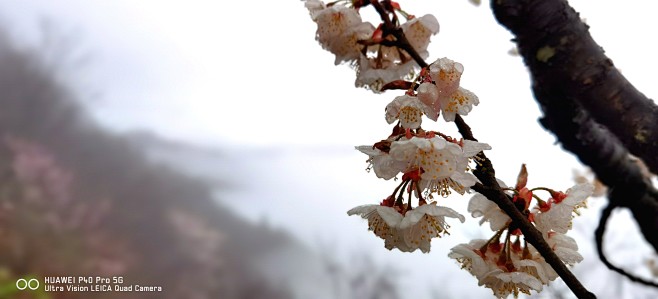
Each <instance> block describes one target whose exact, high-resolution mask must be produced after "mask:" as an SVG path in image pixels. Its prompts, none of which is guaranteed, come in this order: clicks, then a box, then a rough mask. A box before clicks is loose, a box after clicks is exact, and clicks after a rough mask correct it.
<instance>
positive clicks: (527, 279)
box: [480, 269, 543, 298]
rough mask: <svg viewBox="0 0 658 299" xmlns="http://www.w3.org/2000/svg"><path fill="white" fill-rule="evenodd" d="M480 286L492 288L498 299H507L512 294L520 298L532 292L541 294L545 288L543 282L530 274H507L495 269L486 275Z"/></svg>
mask: <svg viewBox="0 0 658 299" xmlns="http://www.w3.org/2000/svg"><path fill="white" fill-rule="evenodd" d="M480 284H481V285H485V286H486V287H488V288H490V289H491V290H492V291H493V293H494V296H496V297H498V298H507V296H509V295H510V294H514V297H518V295H519V293H525V294H528V295H529V294H530V290H535V291H537V292H540V291H541V290H542V288H543V287H542V286H543V284H542V282H541V281H539V279H537V278H536V277H534V276H532V275H530V274H528V273H525V272H516V271H515V272H505V271H503V270H501V269H493V270H492V271H491V272H489V273H487V274H485V275H484V278H483V279H482V280H481V282H480Z"/></svg>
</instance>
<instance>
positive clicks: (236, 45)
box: [0, 0, 658, 292]
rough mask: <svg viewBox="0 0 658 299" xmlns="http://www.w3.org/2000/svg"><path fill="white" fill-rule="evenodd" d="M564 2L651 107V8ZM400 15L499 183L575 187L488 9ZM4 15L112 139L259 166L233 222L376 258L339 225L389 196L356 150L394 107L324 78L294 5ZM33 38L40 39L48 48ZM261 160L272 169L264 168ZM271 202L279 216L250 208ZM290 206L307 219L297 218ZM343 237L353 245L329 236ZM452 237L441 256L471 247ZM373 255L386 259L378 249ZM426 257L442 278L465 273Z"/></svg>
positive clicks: (324, 55)
mask: <svg viewBox="0 0 658 299" xmlns="http://www.w3.org/2000/svg"><path fill="white" fill-rule="evenodd" d="M571 2H572V4H573V5H574V6H575V7H576V8H577V9H578V10H579V11H581V16H582V17H583V18H585V19H586V20H587V22H588V24H590V26H591V31H592V34H593V36H594V38H595V39H596V40H597V41H598V42H599V44H600V45H602V46H603V47H604V49H605V50H606V52H607V53H608V55H609V56H610V57H611V58H612V59H613V61H614V62H615V64H616V65H617V66H618V67H619V68H620V69H621V70H622V72H623V73H624V74H625V75H626V76H627V77H628V78H629V79H630V80H631V81H632V82H633V83H634V84H635V85H636V86H637V87H638V88H639V89H640V90H641V91H643V92H644V93H645V94H647V95H648V96H649V97H653V96H655V95H656V94H658V85H656V84H655V82H654V81H655V75H654V74H653V73H654V70H655V69H656V68H657V67H658V62H657V60H656V59H655V55H656V53H658V48H657V46H656V43H655V40H652V39H654V38H653V36H650V35H649V34H648V33H647V32H649V28H657V26H658V24H657V23H658V21H657V20H656V18H655V16H654V15H652V14H654V13H655V11H656V10H655V8H656V7H650V6H651V5H654V6H655V4H653V3H652V4H646V3H647V2H646V1H639V0H635V1H625V2H624V4H625V5H623V6H622V5H621V4H620V2H619V1H585V0H580V1H571ZM401 4H402V6H403V8H405V10H406V11H408V12H410V13H412V14H415V15H423V14H425V13H433V14H434V15H435V16H436V17H437V19H438V20H439V23H440V25H441V31H440V33H439V34H438V35H437V36H435V37H434V39H433V42H432V43H431V44H430V46H429V52H430V57H431V59H432V60H434V59H436V58H440V57H449V58H451V59H453V60H456V61H459V62H461V63H462V64H463V65H464V67H465V72H464V74H463V76H462V86H464V87H465V88H468V89H470V90H472V91H473V92H475V93H476V94H477V95H478V96H479V98H480V101H481V104H480V106H478V107H475V108H474V110H473V112H472V113H471V114H469V116H468V117H467V118H466V120H467V122H469V123H470V124H471V126H472V128H473V131H474V133H475V134H476V137H478V138H479V139H480V140H481V141H484V142H487V143H489V144H491V145H492V147H493V150H492V151H490V153H488V156H489V157H490V158H491V159H492V160H493V162H494V163H495V165H496V166H497V174H498V175H499V177H500V178H502V179H503V180H506V181H508V182H513V180H514V179H515V177H516V174H517V173H518V169H519V167H520V165H521V163H527V164H528V168H529V170H530V182H529V183H530V184H531V185H542V186H549V187H554V188H557V189H566V188H568V187H569V186H571V185H572V176H571V172H572V169H574V168H577V167H578V164H577V162H576V160H575V159H574V158H573V157H571V155H569V154H566V153H564V152H562V150H561V148H560V147H559V146H557V145H555V144H554V141H555V139H554V138H553V137H552V135H550V134H549V133H547V132H545V131H543V129H541V128H540V126H539V124H538V123H537V121H536V120H537V118H538V117H539V110H538V108H537V105H536V104H535V102H534V101H533V100H532V97H531V93H530V89H529V85H530V83H529V80H528V75H527V72H526V70H525V67H524V66H523V63H522V61H521V59H520V58H519V57H513V56H510V55H508V54H507V52H508V50H510V49H511V48H512V47H513V44H512V43H511V42H510V41H509V40H510V39H511V35H510V34H509V33H508V32H507V31H506V30H505V29H504V28H502V27H501V26H499V25H497V24H496V23H495V20H494V19H493V16H492V14H491V11H490V9H489V8H488V7H487V6H486V5H485V6H482V7H474V6H472V5H470V4H469V3H468V1H466V0H461V1H457V0H450V1H448V0H442V1H402V2H401ZM0 11H1V13H0V16H2V18H3V20H4V22H6V23H7V24H9V25H10V28H11V29H10V33H11V34H12V35H14V36H15V37H17V38H18V39H20V40H22V41H24V42H25V44H26V45H30V46H32V47H40V48H44V49H45V50H44V52H46V53H59V54H57V55H54V58H53V59H55V60H60V59H61V58H62V57H66V56H70V60H71V61H72V62H71V63H70V64H68V65H64V66H62V68H63V72H66V74H67V76H66V78H67V80H68V81H70V83H72V84H73V85H74V86H76V87H77V88H79V89H80V93H81V94H82V95H83V99H84V100H85V102H86V103H87V107H88V108H89V110H90V112H91V113H92V114H93V115H94V117H96V118H97V119H98V120H99V121H100V122H102V123H103V124H104V125H106V126H107V127H108V128H111V129H112V130H117V131H128V130H134V129H143V128H145V129H151V130H154V131H157V132H158V133H160V134H162V135H164V136H167V137H170V138H174V139H178V140H184V141H189V142H194V143H198V144H208V145H217V146H221V147H223V148H225V149H227V150H228V151H231V152H233V153H239V152H240V151H243V150H248V152H247V153H249V154H250V155H255V156H256V158H254V159H251V158H249V160H250V161H245V164H244V165H245V166H244V167H242V168H241V169H240V170H239V172H240V173H243V174H244V176H245V177H247V179H245V180H244V181H246V182H247V183H245V184H244V186H246V188H247V189H249V188H251V189H249V191H248V192H247V191H244V190H242V191H236V193H235V194H233V195H234V196H236V197H241V198H243V199H244V200H245V201H247V202H249V203H250V205H251V206H247V205H243V206H240V207H238V209H239V210H240V211H241V213H243V214H244V215H245V216H247V217H250V218H251V219H254V220H256V219H260V218H263V217H266V218H268V219H269V221H272V222H273V223H274V224H276V225H279V226H281V227H284V228H286V229H289V230H291V231H293V232H294V233H296V234H297V235H298V236H301V237H302V238H304V239H305V240H306V241H307V242H309V243H317V242H318V240H319V241H325V242H333V241H334V240H335V239H337V238H345V239H346V242H352V243H349V244H359V246H361V244H366V245H363V246H380V247H381V244H380V243H381V242H379V241H380V240H379V239H376V238H374V237H373V236H371V235H370V234H369V233H367V232H366V231H365V230H366V225H365V223H363V222H362V221H361V220H360V219H356V217H354V219H350V218H347V216H346V215H345V211H346V210H347V209H349V208H351V207H353V206H356V205H359V204H365V203H375V202H377V201H378V200H380V199H381V198H382V197H383V195H384V194H386V193H388V192H389V191H390V190H388V189H389V188H392V186H391V184H394V183H392V182H384V181H380V180H377V179H376V178H375V176H374V175H373V174H372V173H370V174H368V173H366V172H365V171H364V169H365V167H366V165H365V162H364V161H365V158H366V157H365V156H363V155H362V154H360V153H358V152H356V151H354V150H353V147H352V146H354V145H361V144H368V143H373V142H376V141H378V140H380V139H382V138H383V137H385V136H386V135H387V134H388V132H389V131H390V126H389V125H387V124H386V122H385V120H384V107H385V105H386V104H387V103H388V102H389V101H390V100H392V99H393V97H395V96H396V95H398V94H397V93H395V92H389V93H386V94H383V95H373V94H372V93H370V92H368V91H366V90H359V89H355V88H354V87H353V82H354V79H355V75H354V72H353V71H352V70H351V69H350V68H349V67H347V66H334V65H333V61H334V58H333V55H332V54H330V53H328V52H326V51H324V50H322V49H321V47H320V46H319V45H318V44H317V42H316V41H315V40H314V34H315V25H314V24H313V23H312V21H311V20H310V18H309V16H308V13H307V11H306V10H305V8H304V6H303V3H301V2H300V1H294V0H289V1H201V0H192V1H190V0H187V1H163V0H157V1H156V0H141V1H134V0H132V1H128V0H114V1H86V0H59V1H57V0H0ZM369 16H373V15H369V14H366V15H365V17H366V18H367V17H369ZM37 20H42V22H37ZM370 21H371V22H376V21H377V20H376V19H370ZM39 24H45V25H39ZM43 28H47V29H48V30H49V32H50V33H52V34H45V35H44V34H43ZM46 37H48V38H50V39H51V40H54V41H52V42H51V41H49V40H50V39H48V38H46ZM58 41H64V42H63V43H62V42H58ZM68 42H72V44H69V43H68ZM69 47H70V48H69ZM58 49H59V50H58ZM49 51H52V52H49ZM58 51H59V52H58ZM78 61H79V62H80V63H76V62H78ZM293 111H294V113H293ZM426 121H427V120H426ZM424 124H425V123H424ZM427 124H429V121H427ZM428 127H429V128H440V129H441V130H444V128H445V127H446V126H445V124H432V125H429V126H428ZM447 131H448V132H449V133H453V132H454V130H453V129H452V128H449V129H447ZM273 149H274V151H271V150H273ZM272 153H278V155H276V158H274V159H271V158H268V157H271V155H272ZM245 156H248V155H245ZM245 156H240V155H239V154H235V155H234V156H233V157H235V158H236V159H238V158H244V157H245ZM263 172H268V173H265V174H263ZM255 173H258V174H255ZM251 175H253V177H251ZM275 178H278V180H276V179H275ZM244 181H243V182H244ZM249 182H253V184H249ZM250 192H251V193H250ZM271 194H276V196H274V199H276V201H275V200H270V201H262V200H260V201H259V200H256V199H261V198H266V197H268V196H270V197H272V195H271ZM249 200H251V201H249ZM300 202H304V203H305V205H303V206H304V207H305V208H307V210H299V206H300ZM464 203H465V200H462V202H461V203H458V204H457V206H460V205H461V206H462V207H463V204H464ZM461 212H462V213H464V214H466V212H465V210H464V209H462V210H461ZM318 219H321V220H322V221H324V222H322V221H318ZM336 228H337V229H336ZM355 228H356V229H360V230H362V232H361V231H359V232H358V233H354V232H352V231H350V232H349V233H345V234H343V233H341V230H353V229H355ZM591 229H592V230H593V229H594V228H591ZM453 235H455V234H453ZM457 235H458V234H457ZM453 237H454V240H452V241H450V243H449V246H444V247H447V248H449V247H452V246H454V245H455V244H456V243H457V242H458V241H457V240H459V242H464V241H465V240H467V238H466V237H472V236H462V237H459V236H451V237H450V238H453ZM357 238H368V239H367V240H365V241H360V239H358V240H359V241H356V240H357ZM441 242H443V240H441ZM434 244H435V245H434V246H437V242H434ZM355 246H356V245H355ZM353 249H355V248H351V247H350V246H348V245H345V248H343V249H342V250H345V251H350V250H353ZM377 254H378V255H380V256H386V254H389V253H388V252H386V251H385V250H383V248H381V250H379V251H377ZM440 254H442V255H445V250H443V251H442V252H441V253H440ZM394 256H395V258H402V257H403V255H399V254H394ZM408 256H409V255H405V256H404V258H409V259H415V260H416V261H419V263H418V265H422V263H423V262H425V261H426V259H424V257H423V255H420V254H418V255H414V256H413V257H408ZM436 256H437V257H435V258H433V259H435V260H436V259H441V258H442V259H444V261H443V263H442V265H448V266H446V267H453V268H452V271H454V272H460V273H461V272H464V271H457V267H455V266H454V265H453V263H452V262H450V261H447V258H443V257H439V254H436ZM592 258H594V257H592ZM459 275H463V274H459ZM466 276H467V274H466ZM466 276H464V277H466ZM470 282H471V283H472V284H473V285H475V281H474V280H472V281H470ZM487 292H488V291H487Z"/></svg>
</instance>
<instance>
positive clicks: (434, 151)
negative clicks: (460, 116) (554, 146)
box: [348, 58, 491, 252]
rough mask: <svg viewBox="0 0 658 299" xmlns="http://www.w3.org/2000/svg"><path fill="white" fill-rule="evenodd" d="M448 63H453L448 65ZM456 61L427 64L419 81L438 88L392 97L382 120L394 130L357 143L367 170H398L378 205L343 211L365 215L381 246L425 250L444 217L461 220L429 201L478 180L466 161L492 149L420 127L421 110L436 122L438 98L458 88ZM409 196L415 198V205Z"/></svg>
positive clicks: (441, 230)
mask: <svg viewBox="0 0 658 299" xmlns="http://www.w3.org/2000/svg"><path fill="white" fill-rule="evenodd" d="M435 65H440V66H441V67H439V68H435V69H434V70H435V71H436V72H435V73H434V74H433V75H434V77H435V78H436V80H435V81H434V80H432V73H431V72H432V71H431V70H432V68H433V67H434V66H435ZM448 66H451V67H452V68H451V69H450V70H447V69H448ZM455 66H461V65H459V64H457V63H455V62H453V61H451V60H448V59H445V58H443V59H439V60H437V62H436V63H434V64H432V65H431V66H430V68H428V69H429V70H430V71H425V72H424V73H425V75H422V76H420V77H419V78H418V80H419V81H423V80H424V81H427V83H423V84H430V85H432V86H434V87H436V88H437V90H438V89H439V88H438V87H437V86H440V88H441V89H440V91H437V92H436V93H435V95H436V96H437V97H435V98H430V96H428V95H427V94H424V95H423V97H421V91H419V92H418V95H416V94H414V91H413V89H410V90H409V91H407V93H406V94H405V95H403V96H399V97H397V98H395V99H394V100H393V101H392V102H391V103H390V104H388V106H387V107H386V121H387V122H388V123H389V124H392V123H394V122H397V123H396V125H395V127H394V128H393V133H392V134H391V135H390V136H389V137H388V138H387V139H384V140H381V141H379V142H377V143H375V144H374V145H362V146H357V147H356V149H357V150H359V151H361V152H362V153H364V154H366V155H368V160H367V162H368V163H369V166H368V170H374V172H375V175H377V177H379V178H381V179H385V180H390V179H392V178H396V179H397V177H398V176H399V175H401V178H402V180H401V182H400V183H399V184H398V186H397V188H395V190H394V191H393V193H392V194H391V195H390V196H389V197H387V198H386V199H385V200H384V201H382V203H380V204H379V205H363V206H359V207H356V208H354V209H352V210H350V211H349V212H348V214H349V215H361V216H362V217H363V218H364V219H367V220H368V226H369V228H370V230H372V231H373V232H374V233H375V235H377V236H378V237H380V238H382V239H384V240H385V247H386V248H388V249H389V250H390V249H393V248H397V249H399V250H401V251H405V252H407V251H414V250H416V249H420V250H421V251H422V252H428V251H429V250H430V241H431V239H432V238H435V237H440V236H441V235H443V234H446V233H447V231H446V229H447V228H448V225H447V224H446V222H445V217H450V218H458V219H459V220H461V221H462V222H463V221H464V217H463V216H462V215H460V214H459V213H457V212H456V211H454V210H452V209H450V208H448V207H442V206H438V205H437V204H436V202H432V203H428V202H430V200H431V199H433V198H434V196H433V195H435V194H436V195H440V196H443V197H445V196H448V195H449V194H450V193H451V192H452V191H455V192H457V193H459V194H464V193H466V192H468V191H469V189H470V187H471V186H473V185H474V184H475V183H477V182H478V179H477V178H476V177H475V176H474V175H473V174H472V173H470V166H469V164H470V162H471V161H474V160H477V158H476V155H477V154H478V153H480V152H481V151H483V150H488V149H491V147H490V146H489V145H488V144H486V143H479V142H475V141H470V140H457V139H454V138H452V137H450V136H447V135H445V134H442V133H441V132H438V131H426V130H424V129H422V128H421V119H422V117H423V115H425V116H427V117H428V118H430V119H432V120H434V121H436V120H437V119H438V115H439V113H440V112H441V111H444V110H441V108H442V107H444V106H443V105H441V104H439V102H440V101H441V100H442V99H443V97H444V96H445V94H447V93H451V92H454V91H456V90H460V87H459V76H460V75H461V70H462V68H461V67H459V68H458V69H459V72H457V71H455V68H454V67H455ZM443 69H446V71H445V72H443V71H442V70H443ZM421 86H423V85H421ZM475 99H477V98H475ZM468 110H470V108H469V109H468ZM445 113H447V112H445V111H444V118H445ZM453 117H454V115H453ZM405 195H406V196H405ZM412 197H415V198H418V205H417V207H415V208H414V207H413V206H412ZM405 198H406V201H405Z"/></svg>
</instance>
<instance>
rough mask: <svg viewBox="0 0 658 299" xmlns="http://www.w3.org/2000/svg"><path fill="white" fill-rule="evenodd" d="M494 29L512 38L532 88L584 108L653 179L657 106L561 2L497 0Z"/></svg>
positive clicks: (657, 161) (656, 168)
mask: <svg viewBox="0 0 658 299" xmlns="http://www.w3.org/2000/svg"><path fill="white" fill-rule="evenodd" d="M491 6H492V9H493V11H494V14H495V16H496V19H497V20H498V22H499V23H501V24H502V25H504V26H505V27H507V29H509V30H510V31H512V33H514V34H515V35H516V39H515V40H516V42H517V46H518V49H519V53H520V54H521V55H522V56H523V58H524V61H525V63H526V65H527V66H528V69H529V70H530V72H531V74H532V79H533V83H534V84H535V85H542V86H543V87H545V88H546V89H549V90H553V91H554V92H556V93H560V94H564V95H566V96H567V97H569V98H570V99H572V100H574V101H577V102H578V103H579V104H580V105H582V107H584V108H585V109H586V110H587V111H588V112H589V113H590V115H591V116H592V117H593V118H594V119H595V120H596V122H598V123H600V124H602V125H604V126H606V128H608V130H610V132H612V133H613V134H614V135H615V136H617V138H619V140H620V141H621V142H622V143H623V144H624V146H625V147H626V148H628V149H629V151H630V152H631V153H633V155H635V156H638V157H640V158H642V160H643V161H644V162H645V164H646V165H647V166H648V167H649V169H650V170H651V171H652V172H653V173H658V155H656V154H655V153H656V152H658V106H656V105H655V104H654V103H653V101H651V100H650V99H648V98H647V97H646V96H644V95H643V94H642V93H640V92H639V91H638V90H637V89H636V88H635V87H634V86H633V85H632V84H631V83H630V82H628V80H626V78H625V77H624V76H623V75H622V74H621V73H620V72H619V70H617V68H615V67H614V65H613V63H612V61H611V60H610V59H609V58H608V57H607V56H606V55H605V54H604V51H603V49H602V48H601V47H600V46H599V45H598V44H597V43H596V42H595V41H594V39H592V37H591V35H590V34H589V31H588V28H589V27H588V26H587V25H586V24H584V23H583V22H582V21H581V19H580V16H579V15H578V13H577V12H576V11H575V10H574V9H573V8H571V7H570V6H569V4H568V3H567V1H566V0H497V1H491Z"/></svg>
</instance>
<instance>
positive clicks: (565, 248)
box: [305, 0, 593, 298]
mask: <svg viewBox="0 0 658 299" xmlns="http://www.w3.org/2000/svg"><path fill="white" fill-rule="evenodd" d="M472 2H478V1H472ZM305 5H306V8H307V9H308V11H309V12H310V15H311V18H312V19H313V21H314V22H315V23H316V24H317V28H318V29H317V31H316V39H317V41H318V42H319V43H320V44H321V45H322V47H323V48H324V49H326V50H328V51H329V52H331V53H333V54H334V55H335V56H336V60H335V64H340V63H349V64H350V65H352V66H353V67H354V68H355V69H356V71H357V79H356V86H357V87H363V86H365V87H368V88H370V89H372V90H373V91H375V92H379V91H383V90H390V89H401V90H405V93H404V94H402V95H400V96H397V97H395V98H394V99H393V100H392V101H391V102H390V103H389V104H388V105H387V106H386V109H385V119H386V122H387V123H388V124H395V125H394V127H393V132H392V133H391V134H390V135H389V136H388V137H387V138H385V139H383V140H381V141H379V142H376V143H374V144H370V145H362V146H357V147H356V149H357V150H359V151H360V152H362V153H364V154H366V155H367V156H368V159H367V163H368V168H367V170H368V171H370V170H373V171H374V173H375V175H376V176H377V177H378V178H381V179H384V180H391V179H395V180H396V181H397V180H399V182H398V184H397V187H395V189H394V190H393V192H392V193H390V195H388V196H387V197H386V198H385V199H384V200H383V201H381V202H380V203H379V204H366V205H360V206H357V207H355V208H353V209H351V210H349V211H348V212H347V214H348V215H359V216H361V217H362V218H364V219H366V220H367V222H368V228H369V230H371V231H372V232H373V233H374V234H375V235H376V236H377V237H379V238H381V239H383V240H384V246H385V247H386V248H387V249H389V250H392V249H394V248H396V249H398V250H400V251H403V252H413V251H416V250H417V249H419V250H420V251H422V252H424V253H427V252H429V251H430V248H431V241H432V239H434V238H437V237H441V236H443V235H445V234H448V231H447V229H448V228H449V225H448V223H447V222H446V218H456V219H459V220H460V221H461V222H464V221H465V219H464V216H462V215H461V214H459V213H458V212H457V211H455V210H453V209H451V208H449V207H445V206H440V205H438V203H437V202H436V201H434V198H435V195H436V196H440V197H447V196H448V195H450V194H451V193H452V192H456V193H459V194H461V195H464V194H465V193H468V192H470V188H471V187H473V186H474V185H475V184H477V183H480V182H479V180H478V179H477V177H476V176H475V175H473V174H472V173H471V167H472V164H473V163H475V164H478V165H482V164H481V163H480V162H481V161H483V160H482V159H484V155H481V154H480V153H481V152H482V151H484V150H489V149H491V147H490V146H489V145H488V144H486V143H479V142H475V141H470V140H463V139H456V138H453V137H450V136H448V135H446V134H444V133H442V132H440V131H436V130H427V129H424V128H423V119H424V118H427V119H430V120H432V121H434V122H437V121H438V119H439V117H441V115H443V120H444V121H445V122H455V121H458V122H461V121H462V120H461V116H466V115H468V114H469V113H470V111H471V110H472V109H473V106H477V105H478V104H479V99H478V97H477V96H476V95H475V94H474V93H473V92H471V91H469V90H468V89H465V88H463V87H462V86H461V76H462V74H463V72H464V66H463V65H462V64H461V63H459V62H456V61H453V60H451V59H448V58H440V59H437V60H436V61H434V62H433V63H431V64H429V65H427V64H426V63H425V62H424V61H421V60H422V59H426V58H427V57H428V56H429V53H428V51H427V47H428V45H429V43H430V37H431V36H432V35H435V34H436V33H438V31H439V23H438V21H437V20H436V18H435V17H434V16H432V15H425V16H422V17H415V16H413V15H410V14H408V13H406V12H405V11H403V10H402V9H401V8H400V5H399V4H398V3H396V2H394V1H367V0H353V1H346V0H339V1H335V2H332V3H329V4H325V3H323V2H322V1H319V0H306V1H305ZM367 5H372V6H374V7H375V8H376V10H377V12H378V13H379V15H380V17H381V19H382V23H381V24H379V25H378V26H375V25H373V24H372V23H370V22H365V21H363V20H362V19H361V15H360V13H359V9H360V8H362V7H364V6H367ZM398 15H400V16H402V17H403V18H404V19H405V20H406V21H405V22H404V23H402V22H400V21H399V19H398ZM416 54H417V55H416ZM419 57H420V58H419ZM421 58H422V59H421ZM414 59H416V60H414ZM419 65H422V66H424V67H423V68H419ZM527 176H528V174H527V171H526V169H525V166H523V168H522V171H521V173H520V174H519V177H518V179H517V183H516V185H515V186H514V188H508V187H505V189H504V190H506V192H507V193H508V196H509V197H510V198H511V200H512V201H513V203H514V204H515V206H516V208H517V209H518V210H519V211H521V212H522V214H523V215H525V216H526V217H527V218H528V220H529V221H530V222H531V223H533V224H534V225H535V227H536V228H537V229H538V230H539V231H540V232H541V233H542V234H543V237H544V239H545V240H546V242H547V243H548V245H549V246H550V248H551V249H552V250H553V251H554V252H555V253H556V255H557V256H558V257H559V258H560V259H561V260H562V262H564V263H565V264H567V265H574V264H576V263H578V262H580V261H581V260H582V259H583V257H582V256H581V255H580V254H579V253H578V245H577V244H576V242H575V240H574V239H572V238H571V237H568V236H567V235H566V233H567V231H568V230H569V229H571V221H572V219H573V216H574V214H578V209H579V208H580V207H583V206H585V200H586V198H587V197H589V196H591V194H592V191H593V186H592V185H590V184H579V185H576V186H574V187H573V188H571V189H569V190H568V191H567V192H558V191H554V190H552V189H549V188H543V187H541V188H534V189H528V188H527V187H526V184H527ZM500 184H501V185H503V186H504V184H503V183H502V182H500ZM538 191H546V192H548V193H549V195H550V198H549V199H547V200H542V199H541V198H539V196H538V195H537V194H535V193H538ZM533 199H536V201H537V203H536V205H535V206H533V207H532V208H531V207H530V205H531V202H532V201H533ZM468 212H470V213H471V214H472V216H473V217H475V218H481V220H480V224H484V223H485V222H488V223H489V227H490V228H491V230H492V231H493V232H494V234H493V236H492V237H491V238H490V239H488V240H473V241H471V242H470V243H468V244H460V245H458V246H456V247H454V248H452V252H451V253H450V255H449V256H450V257H451V258H454V259H456V260H457V261H458V262H459V263H460V264H461V265H462V267H463V268H464V269H467V270H468V271H469V272H470V273H471V274H473V275H474V276H475V277H476V278H477V279H478V281H479V284H480V285H481V286H486V287H488V288H491V289H492V290H493V293H494V295H495V296H496V297H499V298H505V297H507V296H509V295H510V294H513V295H514V296H518V295H519V293H526V294H529V293H530V291H531V290H535V291H541V290H542V288H543V286H544V285H546V284H548V283H549V282H550V281H553V280H555V279H556V278H557V277H558V275H557V274H556V272H555V271H554V270H553V268H552V267H551V266H550V265H549V264H548V263H546V261H545V260H544V258H543V257H542V256H541V254H540V253H539V252H538V251H537V250H536V249H535V248H534V247H533V246H532V245H530V244H528V243H527V242H526V241H525V238H524V236H523V234H522V232H521V230H520V229H519V228H518V226H517V225H516V224H515V223H514V222H513V221H512V219H511V218H510V217H509V216H508V215H507V214H506V213H504V212H503V211H502V210H501V209H500V208H499V207H498V206H497V205H496V204H495V203H494V202H492V201H489V200H488V199H487V198H486V197H484V196H483V195H481V194H476V195H475V196H473V197H472V198H471V201H470V202H469V206H468Z"/></svg>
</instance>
